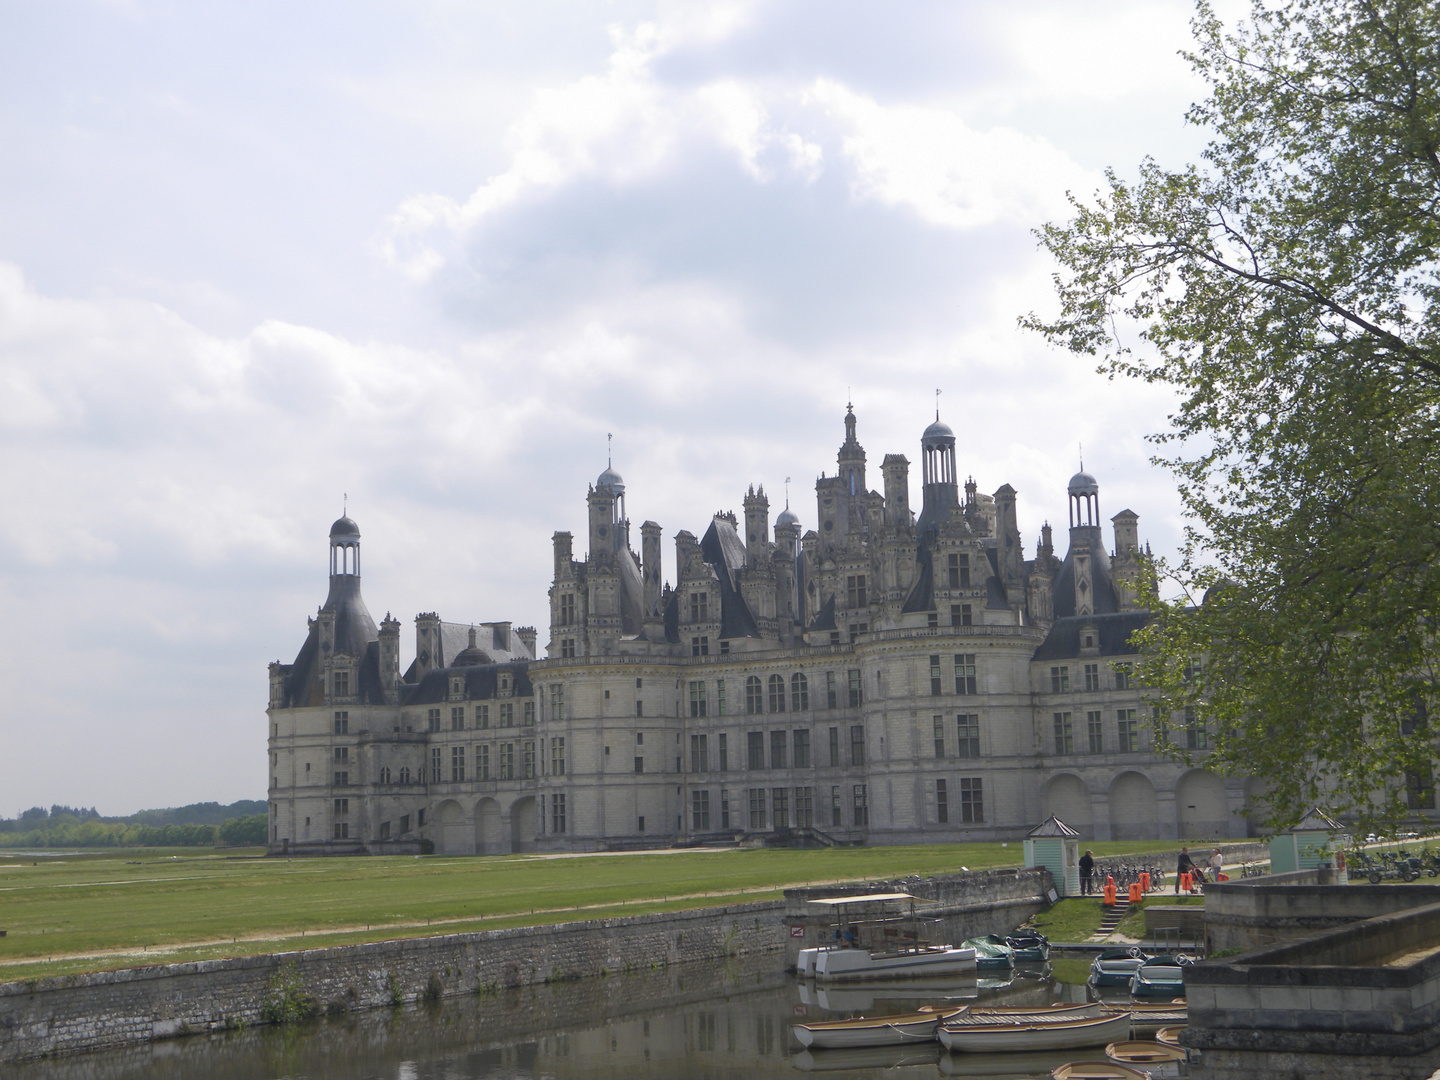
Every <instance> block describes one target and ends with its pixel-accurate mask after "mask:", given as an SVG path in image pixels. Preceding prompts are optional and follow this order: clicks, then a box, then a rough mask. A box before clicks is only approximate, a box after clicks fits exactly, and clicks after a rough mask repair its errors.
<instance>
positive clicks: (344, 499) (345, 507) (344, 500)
mask: <svg viewBox="0 0 1440 1080" xmlns="http://www.w3.org/2000/svg"><path fill="white" fill-rule="evenodd" d="M340 516H341V517H349V516H350V493H349V492H348V491H342V492H341V493H340Z"/></svg>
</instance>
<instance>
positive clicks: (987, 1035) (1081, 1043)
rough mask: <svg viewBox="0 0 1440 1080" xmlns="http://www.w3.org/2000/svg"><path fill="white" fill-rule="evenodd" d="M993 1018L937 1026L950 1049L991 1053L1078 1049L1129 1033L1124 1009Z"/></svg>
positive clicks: (941, 1042)
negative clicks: (1077, 1013) (1088, 1014)
mask: <svg viewBox="0 0 1440 1080" xmlns="http://www.w3.org/2000/svg"><path fill="white" fill-rule="evenodd" d="M993 1020H994V1022H992V1023H983V1022H981V1023H972V1022H967V1021H964V1020H963V1018H961V1022H958V1023H947V1024H946V1025H944V1026H942V1027H941V1028H940V1030H939V1033H938V1034H939V1036H940V1044H941V1045H942V1046H944V1047H945V1049H947V1050H951V1051H964V1052H967V1053H979V1054H993V1053H1006V1052H1014V1051H1026V1052H1032V1051H1036V1050H1079V1049H1081V1048H1083V1047H1087V1046H1104V1045H1105V1044H1106V1043H1110V1042H1114V1041H1116V1040H1117V1039H1127V1038H1129V1036H1130V1017H1129V1016H1127V1015H1125V1014H1124V1013H1109V1014H1106V1015H1104V1016H1080V1017H1060V1016H1047V1015H1044V1014H1030V1015H1028V1016H1009V1017H1003V1018H1001V1017H994V1018H993Z"/></svg>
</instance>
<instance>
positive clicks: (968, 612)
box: [950, 604, 975, 626]
mask: <svg viewBox="0 0 1440 1080" xmlns="http://www.w3.org/2000/svg"><path fill="white" fill-rule="evenodd" d="M974 622H975V612H974V609H973V608H972V607H971V606H970V605H969V604H951V605H950V625H951V626H971V625H973V624H974Z"/></svg>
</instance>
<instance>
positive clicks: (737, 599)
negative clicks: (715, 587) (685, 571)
mask: <svg viewBox="0 0 1440 1080" xmlns="http://www.w3.org/2000/svg"><path fill="white" fill-rule="evenodd" d="M700 554H701V556H702V557H703V558H704V559H705V561H706V562H707V563H709V564H710V566H711V568H712V569H714V571H715V576H716V577H717V578H718V579H719V581H720V636H721V637H722V638H740V637H759V636H760V627H759V625H758V624H757V623H756V621H755V616H754V614H753V613H752V612H751V611H750V606H749V605H748V604H746V603H745V598H744V597H743V596H741V595H740V590H739V588H738V587H737V585H738V582H737V578H736V572H737V571H738V570H740V569H741V568H743V567H744V565H745V543H744V541H742V540H741V539H740V535H739V533H737V532H736V531H735V526H734V524H733V523H731V522H730V521H729V520H728V519H727V518H721V517H717V518H712V519H711V521H710V528H708V529H706V530H705V535H704V536H703V537H702V538H701V540H700Z"/></svg>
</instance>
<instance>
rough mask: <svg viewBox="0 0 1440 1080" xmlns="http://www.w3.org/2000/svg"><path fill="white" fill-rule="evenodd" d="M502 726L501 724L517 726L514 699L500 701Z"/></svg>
mask: <svg viewBox="0 0 1440 1080" xmlns="http://www.w3.org/2000/svg"><path fill="white" fill-rule="evenodd" d="M500 726H501V727H514V726H515V703H514V702H512V701H503V702H501V703H500Z"/></svg>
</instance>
